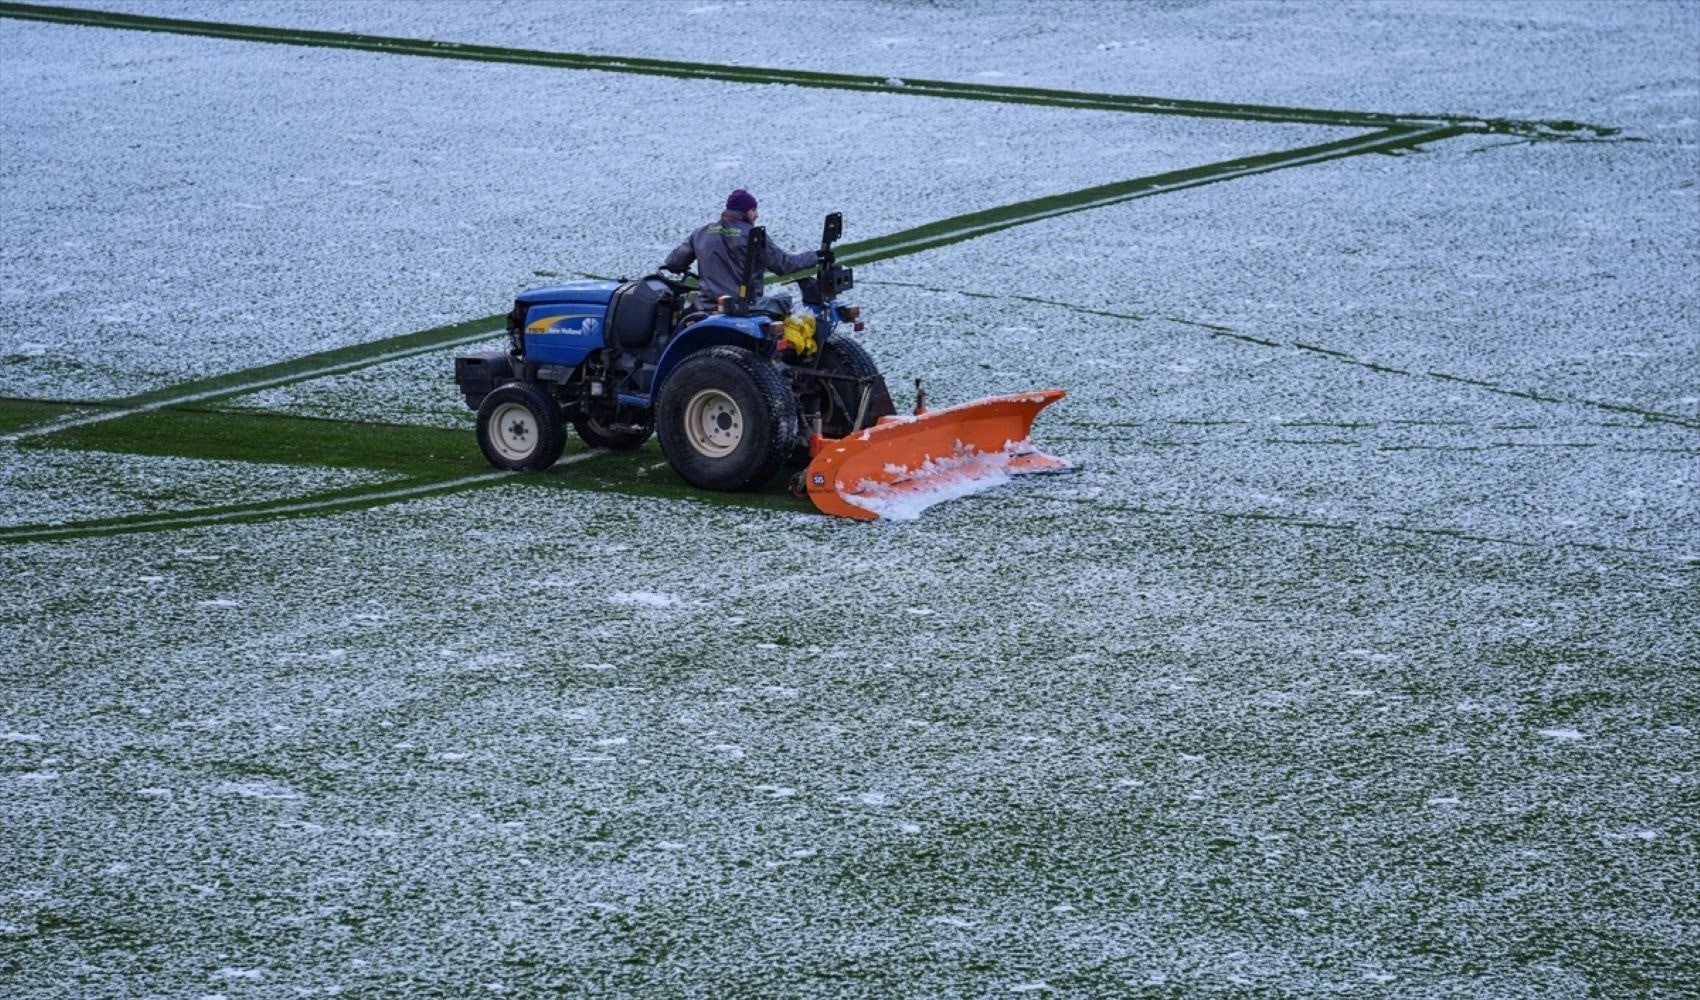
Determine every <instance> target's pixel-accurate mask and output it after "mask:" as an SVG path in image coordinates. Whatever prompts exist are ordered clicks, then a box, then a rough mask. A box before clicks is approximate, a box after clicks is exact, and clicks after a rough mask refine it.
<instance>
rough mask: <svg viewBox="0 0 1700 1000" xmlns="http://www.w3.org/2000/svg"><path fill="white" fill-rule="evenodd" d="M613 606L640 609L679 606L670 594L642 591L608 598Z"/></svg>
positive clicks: (623, 592)
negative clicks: (627, 606)
mask: <svg viewBox="0 0 1700 1000" xmlns="http://www.w3.org/2000/svg"><path fill="white" fill-rule="evenodd" d="M608 600H609V601H610V602H612V603H614V604H625V605H629V606H633V607H640V608H671V607H676V606H677V605H678V604H679V598H677V597H675V596H674V595H672V594H655V593H650V592H648V591H643V590H634V591H619V592H617V593H615V594H612V595H611V596H609V598H608Z"/></svg>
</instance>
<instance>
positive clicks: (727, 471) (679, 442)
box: [655, 347, 797, 490]
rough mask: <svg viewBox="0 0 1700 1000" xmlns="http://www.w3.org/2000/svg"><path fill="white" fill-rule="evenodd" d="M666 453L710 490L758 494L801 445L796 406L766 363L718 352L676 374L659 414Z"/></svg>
mask: <svg viewBox="0 0 1700 1000" xmlns="http://www.w3.org/2000/svg"><path fill="white" fill-rule="evenodd" d="M655 428H656V433H657V434H658V435H659V436H660V438H661V452H662V454H664V455H666V456H667V461H668V462H669V463H670V464H671V465H672V466H673V469H674V471H676V472H678V473H679V475H680V476H682V477H683V478H684V480H685V481H686V482H688V483H690V484H691V485H692V486H696V487H698V488H700V489H705V490H752V489H757V488H759V487H761V486H763V485H764V484H766V483H767V481H768V480H769V479H772V478H773V474H774V473H776V472H778V471H779V468H780V466H781V465H783V464H784V462H785V458H786V456H788V455H789V454H790V453H791V447H792V444H793V443H794V442H795V441H796V440H797V400H796V397H794V396H793V395H792V394H791V389H790V387H789V386H788V385H787V384H786V382H785V379H784V378H783V377H782V376H781V375H780V374H779V372H778V371H777V370H776V369H775V368H774V367H773V364H772V363H771V362H769V361H768V360H767V359H765V358H761V357H758V356H756V355H755V354H753V353H751V352H750V351H746V350H744V349H743V348H741V347H711V348H709V349H707V350H704V351H700V352H698V353H696V354H693V355H691V356H690V357H688V358H686V359H685V360H684V361H681V362H679V366H678V367H677V368H675V369H673V372H672V374H671V375H669V376H668V377H667V383H666V385H664V386H662V388H661V395H660V398H659V400H658V402H657V405H656V408H655Z"/></svg>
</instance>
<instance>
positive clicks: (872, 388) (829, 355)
mask: <svg viewBox="0 0 1700 1000" xmlns="http://www.w3.org/2000/svg"><path fill="white" fill-rule="evenodd" d="M820 367H821V370H822V371H826V372H831V373H832V374H834V375H847V376H849V377H851V378H854V379H866V380H867V383H866V384H867V388H868V405H867V408H866V409H862V386H861V385H859V384H857V383H855V382H843V381H839V380H836V379H833V380H827V381H826V382H825V385H824V387H823V388H824V389H825V390H826V392H825V393H824V395H825V396H826V400H825V402H826V406H825V407H823V411H824V412H823V413H822V414H821V416H822V425H821V426H822V430H821V434H822V435H823V436H825V437H830V438H839V437H844V436H845V435H847V434H849V433H850V432H851V431H857V430H861V429H862V428H864V427H872V426H873V425H874V422H875V421H877V420H878V419H879V418H881V417H889V416H891V415H892V414H894V413H896V412H897V407H896V406H894V405H893V404H892V402H891V391H890V390H889V389H887V388H886V385H885V379H884V378H883V377H882V376H881V375H880V369H879V365H876V364H874V359H873V358H872V357H871V356H870V355H869V354H868V352H867V350H866V349H864V348H863V347H862V345H861V344H858V343H856V342H855V341H854V340H851V339H850V338H849V337H833V338H832V339H831V340H829V341H827V342H826V345H825V346H824V347H822V348H821V356H820ZM859 410H860V412H861V416H862V422H861V424H860V425H858V424H856V414H857V412H858V411H859Z"/></svg>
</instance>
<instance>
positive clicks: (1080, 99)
mask: <svg viewBox="0 0 1700 1000" xmlns="http://www.w3.org/2000/svg"><path fill="white" fill-rule="evenodd" d="M0 17H6V18H13V19H16V20H25V21H40V22H46V23H51V24H66V25H74V26H78V27H89V28H112V29H119V30H127V31H152V32H162V33H167V34H176V35H192V36H198V37H205V38H220V39H226V40H231V41H245V42H259V43H267V44H274V45H296V46H307V47H312V48H330V49H348V50H357V51H366V52H376V53H382V54H385V55H398V56H415V57H424V58H430V59H453V60H461V61H466V62H486V63H512V64H518V65H524V66H541V67H550V68H556V69H566V70H580V71H592V72H604V73H626V74H637V75H643V76H666V77H676V78H681V79H696V80H717V81H721V82H726V83H743V84H757V85H771V86H793V87H810V88H816V89H828V90H846V91H856V92H861V93H870V92H871V93H886V94H899V95H905V96H912V97H935V98H943V99H950V100H967V101H987V102H993V103H999V104H1031V105H1038V106H1042V107H1056V108H1072V109H1084V110H1094V111H1122V112H1129V113H1134V114H1156V115H1176V116H1182V117H1192V118H1226V119H1234V120H1238V121H1253V122H1271V123H1285V124H1307V125H1335V126H1340V127H1344V128H1413V127H1415V128H1432V127H1437V126H1439V127H1447V128H1453V129H1457V130H1460V131H1466V132H1477V133H1497V134H1512V135H1521V136H1528V137H1531V138H1536V139H1546V138H1575V137H1577V136H1591V137H1595V138H1612V137H1614V136H1616V135H1618V130H1617V129H1614V128H1609V127H1605V126H1599V125H1589V124H1585V123H1581V122H1573V121H1521V120H1515V119H1502V118H1482V117H1478V116H1471V115H1456V114H1390V113H1386V112H1373V111H1345V110H1333V109H1322V108H1294V107H1281V106H1276V105H1265V104H1239V103H1227V102H1220V101H1189V100H1179V99H1174V98H1163V97H1148V96H1140V95H1133V94H1107V93H1093V92H1087V91H1071V90H1054V89H1046V88H1039V87H1006V86H997V85H994V84H976V83H959V82H955V81H950V80H924V79H910V78H904V79H898V78H895V77H879V76H862V75H857V74H852V73H825V72H816V71H809V70H795V69H775V68H764V67H759V66H741V65H737V64H719V63H698V62H682V61H676V60H668V59H649V58H640V57H633V56H611V55H593V54H588V53H578V52H549V51H544V50H540V49H522V48H512V47H507V46H495V45H475V44H469V43H462V42H449V41H434V40H431V39H423V38H398V37H393V36H386V35H370V34H360V33H354V32H337V31H318V30H313V29H307V28H278V27H268V26H264V25H254V24H233V23H227V22H218V21H203V20H195V19H184V18H170V17H151V16H147V15H141V14H125V13H118V12H115V11H103V10H90V9H87V8H82V7H61V6H51V5H43V4H26V3H0Z"/></svg>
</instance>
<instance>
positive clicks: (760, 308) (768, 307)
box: [755, 294, 791, 319]
mask: <svg viewBox="0 0 1700 1000" xmlns="http://www.w3.org/2000/svg"><path fill="white" fill-rule="evenodd" d="M755 311H756V312H758V313H762V314H763V315H766V316H770V317H772V318H774V319H784V318H785V317H787V316H789V315H791V296H790V295H784V294H781V295H763V296H762V297H761V298H759V299H757V300H756V307H755Z"/></svg>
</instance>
